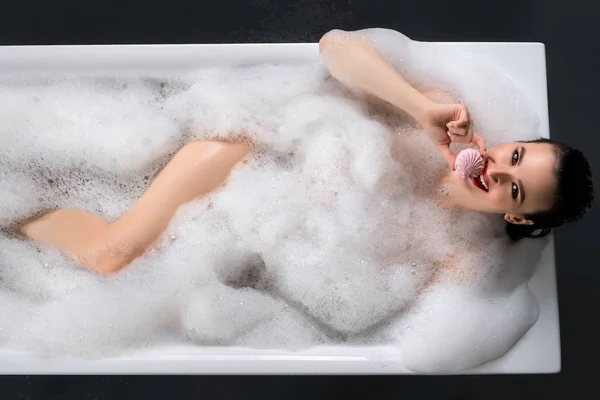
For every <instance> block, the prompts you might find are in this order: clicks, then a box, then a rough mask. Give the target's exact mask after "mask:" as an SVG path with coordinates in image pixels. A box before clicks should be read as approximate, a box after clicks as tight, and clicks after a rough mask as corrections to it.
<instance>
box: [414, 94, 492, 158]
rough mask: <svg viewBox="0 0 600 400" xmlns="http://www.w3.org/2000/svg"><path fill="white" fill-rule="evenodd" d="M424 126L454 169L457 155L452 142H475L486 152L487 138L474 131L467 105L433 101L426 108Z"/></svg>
mask: <svg viewBox="0 0 600 400" xmlns="http://www.w3.org/2000/svg"><path fill="white" fill-rule="evenodd" d="M421 123H422V124H423V127H424V128H425V130H426V131H427V133H428V134H429V137H430V138H431V140H432V141H433V143H434V145H435V146H436V148H437V149H438V151H439V152H440V153H441V154H442V155H443V156H444V158H445V159H446V161H447V162H448V164H449V165H450V168H451V169H454V164H455V162H456V156H455V155H454V153H453V152H452V150H450V143H452V142H454V143H473V144H475V145H476V146H477V148H478V149H479V152H480V153H481V155H483V154H484V153H485V140H483V138H482V137H480V136H479V135H477V134H476V133H474V132H473V124H472V122H471V118H470V116H469V111H468V110H467V107H465V106H464V105H462V104H439V103H433V104H432V106H431V107H429V108H428V109H427V110H425V114H424V118H423V121H421Z"/></svg>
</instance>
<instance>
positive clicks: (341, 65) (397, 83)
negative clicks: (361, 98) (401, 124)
mask: <svg viewBox="0 0 600 400" xmlns="http://www.w3.org/2000/svg"><path fill="white" fill-rule="evenodd" d="M319 50H320V53H321V58H322V59H323V61H324V62H325V64H326V65H327V68H328V69H329V72H330V73H331V75H332V76H333V77H334V78H335V79H337V80H338V81H339V82H340V83H342V84H344V85H345V86H348V87H350V88H353V89H358V90H361V91H363V92H366V93H369V94H372V95H374V96H376V97H379V98H380V99H382V100H385V101H387V102H388V103H390V104H392V105H394V106H396V107H398V108H400V109H402V110H404V111H406V112H407V113H408V114H410V115H411V116H412V117H413V118H414V119H415V120H417V121H418V122H423V120H424V119H425V117H426V112H427V110H428V109H429V108H431V107H432V106H433V105H434V104H435V103H434V102H433V101H431V100H429V99H428V98H427V97H425V96H424V95H423V94H422V93H420V92H419V91H418V90H416V89H415V88H413V87H412V86H411V85H410V84H409V83H408V82H407V81H406V80H405V79H404V77H403V76H402V75H400V73H399V72H398V71H397V70H395V69H394V68H393V67H392V66H391V65H389V64H388V63H387V62H386V61H385V60H384V59H383V57H382V56H381V55H380V54H379V53H378V52H377V51H376V50H375V49H374V48H373V46H371V45H370V44H369V43H368V42H367V41H366V40H365V39H363V38H362V37H360V36H358V35H355V34H353V33H352V32H344V31H341V30H337V29H336V30H333V31H330V32H328V33H327V34H325V36H323V37H322V38H321V40H320V41H319Z"/></svg>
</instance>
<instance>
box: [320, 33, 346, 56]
mask: <svg viewBox="0 0 600 400" xmlns="http://www.w3.org/2000/svg"><path fill="white" fill-rule="evenodd" d="M348 34H349V32H346V31H343V30H341V29H332V30H330V31H329V32H327V33H326V34H324V35H323V36H322V37H321V39H320V40H319V52H323V50H325V48H327V47H330V46H329V45H330V44H331V43H332V42H333V41H335V42H336V43H338V44H339V43H340V42H341V40H342V39H344V38H348V37H349V36H348Z"/></svg>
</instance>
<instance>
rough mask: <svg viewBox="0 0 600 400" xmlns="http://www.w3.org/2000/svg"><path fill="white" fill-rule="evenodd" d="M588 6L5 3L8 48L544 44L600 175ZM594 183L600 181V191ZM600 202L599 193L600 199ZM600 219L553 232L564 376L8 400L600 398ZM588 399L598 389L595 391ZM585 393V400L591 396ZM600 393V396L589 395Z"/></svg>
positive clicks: (342, 381) (94, 390)
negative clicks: (353, 35)
mask: <svg viewBox="0 0 600 400" xmlns="http://www.w3.org/2000/svg"><path fill="white" fill-rule="evenodd" d="M593 3H597V2H595V1H592V0H587V1H586V0H569V1H560V2H555V1H552V0H503V1H496V0H471V1H452V0H442V1H425V0H421V1H416V0H414V1H408V0H406V1H403V0H394V1H392V0H371V1H369V0H344V1H335V0H333V1H320V0H298V1H295V2H294V1H285V0H280V1H278V0H247V1H226V0H195V1H194V0H169V1H167V0H163V1H153V0H146V1H143V0H138V1H133V0H130V1H127V0H124V1H122V2H121V1H113V0H110V1H109V0H103V1H93V2H87V1H83V0H79V1H42V0H40V1H30V0H21V1H14V0H0V6H1V7H0V44H4V45H14V44H113V43H148V44H152V43H234V42H316V41H318V39H319V38H320V36H321V35H322V34H324V33H325V32H327V31H328V30H330V29H332V28H341V29H346V30H354V29H361V28H367V27H385V28H391V29H395V30H398V31H401V32H403V33H404V34H406V35H408V36H409V37H411V38H412V39H416V40H424V41H503V42H504V41H508V42H512V41H535V42H543V43H545V44H546V52H547V69H548V86H549V97H550V103H549V104H550V130H551V136H552V137H553V138H555V139H558V140H563V141H566V142H568V143H569V144H571V145H573V146H575V147H579V148H581V149H582V150H584V151H585V152H586V154H587V155H588V157H589V158H590V161H591V164H592V168H593V169H594V170H595V171H597V172H598V175H599V176H600V154H598V152H597V150H596V149H597V148H598V145H600V132H599V131H598V123H597V121H596V118H597V116H598V111H597V109H596V106H597V102H598V100H599V99H600V78H598V74H599V73H600V45H599V44H598V40H600V30H599V25H600V6H598V5H596V6H594V5H593ZM598 182H599V179H598V178H595V183H596V187H600V185H599V184H598ZM599 191H600V190H599ZM599 218H600V217H599V213H598V209H597V208H594V209H593V210H592V211H591V212H590V214H589V216H588V217H587V218H586V219H585V220H584V221H582V222H580V223H578V224H575V225H573V226H570V227H568V228H566V229H563V230H560V231H559V232H557V245H556V251H557V268H558V271H557V273H558V290H559V305H560V323H561V342H562V357H563V371H562V372H561V373H560V374H556V375H540V376H499V377H493V376H483V377H478V376H474V377H405V376H399V377H310V376H309V377H289V376H282V377H202V376H201V377H125V376H123V377H39V376H38V377H36V376H32V377H0V399H1V400H12V399H45V398H53V399H54V398H55V399H117V398H131V397H132V396H136V397H139V398H152V399H161V398H163V397H172V398H177V399H179V398H198V399H200V398H201V399H218V398H260V399H268V398H273V399H286V400H287V399H296V398H340V397H342V396H343V397H346V396H351V395H352V394H355V395H357V396H360V397H361V398H369V399H379V398H381V399H387V398H390V399H413V398H414V399H479V398H484V399H507V398H510V399H519V398H530V399H531V398H533V399H537V398H541V399H549V398H560V399H563V398H573V399H577V398H583V397H584V396H585V398H598V393H597V390H595V389H594V388H595V386H596V385H595V383H596V382H595V380H597V379H598V374H599V373H600V367H599V366H598V365H599V364H598V357H600V351H599V349H598V348H599V345H598V342H597V341H598V340H600V329H599V328H598V323H599V322H600V321H598V317H599V316H600V313H599V312H598V307H599V306H600V301H599V300H600V296H599V295H598V293H599V292H600V287H599V283H600V279H599V275H600V274H599V271H598V268H597V264H598V262H597V259H596V257H595V251H594V245H595V244H596V243H598V240H597V237H596V234H595V229H594V228H595V227H596V226H598V223H599V222H600V219H599ZM586 391H589V392H588V393H586ZM584 393H586V394H584ZM594 393H596V394H595V395H594Z"/></svg>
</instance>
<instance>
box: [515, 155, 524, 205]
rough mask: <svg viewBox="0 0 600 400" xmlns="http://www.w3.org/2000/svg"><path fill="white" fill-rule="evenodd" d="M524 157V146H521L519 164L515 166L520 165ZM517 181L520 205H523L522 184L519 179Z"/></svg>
mask: <svg viewBox="0 0 600 400" xmlns="http://www.w3.org/2000/svg"><path fill="white" fill-rule="evenodd" d="M524 156H525V146H521V156H520V157H519V162H518V163H517V165H521V162H523V157H524ZM517 181H518V182H519V188H520V189H521V190H519V192H520V193H521V205H523V203H524V202H525V189H523V182H521V180H520V179H517Z"/></svg>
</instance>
